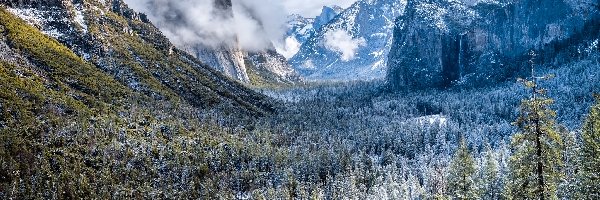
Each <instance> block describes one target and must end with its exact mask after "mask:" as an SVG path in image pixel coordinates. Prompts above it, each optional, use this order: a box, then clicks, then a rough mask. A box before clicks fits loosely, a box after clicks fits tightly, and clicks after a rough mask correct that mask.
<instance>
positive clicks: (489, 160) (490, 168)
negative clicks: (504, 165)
mask: <svg viewBox="0 0 600 200" xmlns="http://www.w3.org/2000/svg"><path fill="white" fill-rule="evenodd" d="M485 149H486V150H485V152H484V155H483V161H482V164H481V167H480V169H479V181H478V186H479V195H480V196H481V198H482V199H498V198H500V192H501V190H500V186H499V184H500V183H499V182H500V181H499V176H498V173H499V170H500V169H499V164H498V159H497V157H496V154H495V153H494V152H493V150H492V148H491V147H490V146H489V144H487V145H486V147H485Z"/></svg>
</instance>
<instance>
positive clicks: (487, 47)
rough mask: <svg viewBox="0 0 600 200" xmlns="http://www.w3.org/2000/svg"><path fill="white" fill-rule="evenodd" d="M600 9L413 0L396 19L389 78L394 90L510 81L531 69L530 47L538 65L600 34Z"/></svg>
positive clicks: (552, 2) (533, 2) (535, 1)
mask: <svg viewBox="0 0 600 200" xmlns="http://www.w3.org/2000/svg"><path fill="white" fill-rule="evenodd" d="M598 15H599V12H598V10H597V9H596V8H595V7H594V5H593V4H591V3H590V4H588V3H586V2H583V1H577V2H573V1H568V2H567V1H563V0H526V1H479V2H476V3H471V4H467V3H464V2H460V1H445V0H441V1H409V2H408V5H407V11H406V13H405V14H404V15H403V16H401V17H399V18H397V19H396V28H395V30H394V42H393V45H392V50H391V52H390V54H389V61H388V73H387V81H388V83H389V85H390V86H391V87H392V88H395V89H400V88H421V89H422V88H443V87H449V86H455V85H461V86H480V85H486V84H491V83H498V82H501V81H505V80H508V79H510V78H513V77H515V76H519V75H523V74H524V73H525V72H527V71H530V68H529V66H528V65H527V62H526V61H528V60H529V56H528V55H527V54H528V52H530V51H532V50H534V51H536V52H538V55H540V56H539V57H538V60H537V62H538V63H550V62H553V63H555V64H556V62H561V61H562V60H565V59H569V56H568V54H571V53H573V52H577V50H576V48H578V45H579V44H582V43H584V42H586V41H590V40H593V39H596V38H598V35H599V34H598V33H599V31H598V28H599V25H598V24H600V23H599V22H600V20H599V17H598ZM594 24H595V25H594ZM567 47H569V48H567Z"/></svg>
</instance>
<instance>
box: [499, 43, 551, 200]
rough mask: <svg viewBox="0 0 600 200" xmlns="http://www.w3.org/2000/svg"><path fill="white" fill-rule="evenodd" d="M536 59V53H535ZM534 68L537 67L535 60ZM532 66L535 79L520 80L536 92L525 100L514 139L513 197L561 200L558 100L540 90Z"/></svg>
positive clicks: (546, 77)
mask: <svg viewBox="0 0 600 200" xmlns="http://www.w3.org/2000/svg"><path fill="white" fill-rule="evenodd" d="M531 55H532V56H533V57H535V53H533V52H532V54H531ZM532 66H534V63H533V59H532ZM534 71H535V70H534V68H533V67H532V73H531V74H532V77H531V79H532V80H520V81H522V82H523V84H524V85H525V87H527V88H529V89H531V90H532V95H531V98H529V99H526V100H523V101H522V102H521V106H520V114H519V117H518V118H517V121H516V122H515V123H514V124H515V125H516V126H517V127H518V128H519V132H518V133H517V134H515V135H514V136H513V138H512V146H513V155H512V156H511V158H510V168H511V170H510V171H511V174H510V177H511V180H509V183H507V184H510V185H509V188H510V189H509V190H510V196H511V197H512V198H513V199H540V200H544V199H557V195H556V190H557V185H558V182H559V180H560V177H561V174H560V166H561V164H562V162H561V156H560V151H561V143H562V141H561V137H560V134H559V132H558V130H557V127H556V123H555V118H556V112H555V111H554V110H552V109H550V105H552V104H553V103H554V100H552V99H551V98H548V97H546V90H545V89H541V88H539V87H538V84H537V81H536V80H537V79H548V78H549V76H545V77H536V76H535V74H534Z"/></svg>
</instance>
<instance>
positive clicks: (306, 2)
mask: <svg viewBox="0 0 600 200" xmlns="http://www.w3.org/2000/svg"><path fill="white" fill-rule="evenodd" d="M281 1H282V2H283V5H284V7H285V9H286V11H287V12H288V14H300V15H302V16H304V17H315V16H317V15H319V14H320V13H321V8H323V6H331V5H337V6H340V7H342V8H348V7H349V6H350V5H352V4H353V3H354V2H356V0H281Z"/></svg>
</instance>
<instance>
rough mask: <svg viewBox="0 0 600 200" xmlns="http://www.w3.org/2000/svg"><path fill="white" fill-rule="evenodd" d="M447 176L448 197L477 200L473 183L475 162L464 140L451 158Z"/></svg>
mask: <svg viewBox="0 0 600 200" xmlns="http://www.w3.org/2000/svg"><path fill="white" fill-rule="evenodd" d="M448 174H449V176H448V195H450V197H451V198H452V199H479V196H478V194H477V188H476V183H475V181H474V174H475V160H474V158H473V156H472V155H471V153H470V152H469V149H468V147H467V144H466V143H465V141H464V139H462V140H461V142H460V146H459V147H458V150H457V151H456V153H455V154H454V158H452V162H451V163H450V169H449V172H448Z"/></svg>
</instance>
